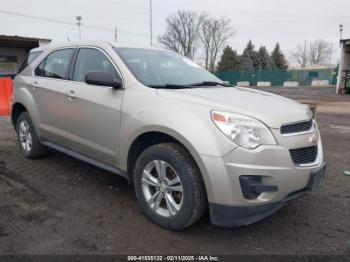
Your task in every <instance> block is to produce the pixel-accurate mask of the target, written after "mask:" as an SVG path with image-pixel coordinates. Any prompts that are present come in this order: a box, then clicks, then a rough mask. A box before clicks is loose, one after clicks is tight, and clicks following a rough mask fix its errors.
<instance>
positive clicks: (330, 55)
mask: <svg viewBox="0 0 350 262" xmlns="http://www.w3.org/2000/svg"><path fill="white" fill-rule="evenodd" d="M332 53H333V43H331V52H330V54H329V67H331V63H332Z"/></svg>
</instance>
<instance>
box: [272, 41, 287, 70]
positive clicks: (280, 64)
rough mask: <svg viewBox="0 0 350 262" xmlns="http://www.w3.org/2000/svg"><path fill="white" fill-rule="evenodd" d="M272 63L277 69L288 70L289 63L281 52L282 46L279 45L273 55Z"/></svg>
mask: <svg viewBox="0 0 350 262" xmlns="http://www.w3.org/2000/svg"><path fill="white" fill-rule="evenodd" d="M271 58H272V61H273V62H274V64H275V66H276V68H277V69H288V61H287V59H286V57H285V56H284V54H283V53H282V51H281V47H280V44H279V43H277V44H276V47H275V49H274V50H273V51H272V54H271Z"/></svg>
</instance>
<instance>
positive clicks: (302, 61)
mask: <svg viewBox="0 0 350 262" xmlns="http://www.w3.org/2000/svg"><path fill="white" fill-rule="evenodd" d="M290 56H291V58H292V59H293V60H295V62H297V63H298V64H299V65H300V66H301V68H304V67H305V66H306V65H307V64H308V61H309V57H308V52H307V49H306V42H305V46H304V47H302V46H301V45H298V46H297V48H296V50H295V51H294V52H292V53H291V54H290Z"/></svg>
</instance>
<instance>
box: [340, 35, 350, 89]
mask: <svg viewBox="0 0 350 262" xmlns="http://www.w3.org/2000/svg"><path fill="white" fill-rule="evenodd" d="M340 44H341V56H340V64H339V73H338V81H337V94H344V93H350V39H344V40H341V41H340Z"/></svg>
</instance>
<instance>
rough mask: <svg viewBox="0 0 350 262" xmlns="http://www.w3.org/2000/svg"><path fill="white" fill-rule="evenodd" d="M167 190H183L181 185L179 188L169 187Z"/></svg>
mask: <svg viewBox="0 0 350 262" xmlns="http://www.w3.org/2000/svg"><path fill="white" fill-rule="evenodd" d="M168 189H169V190H171V191H177V192H183V188H182V186H181V185H180V186H170V187H168Z"/></svg>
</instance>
